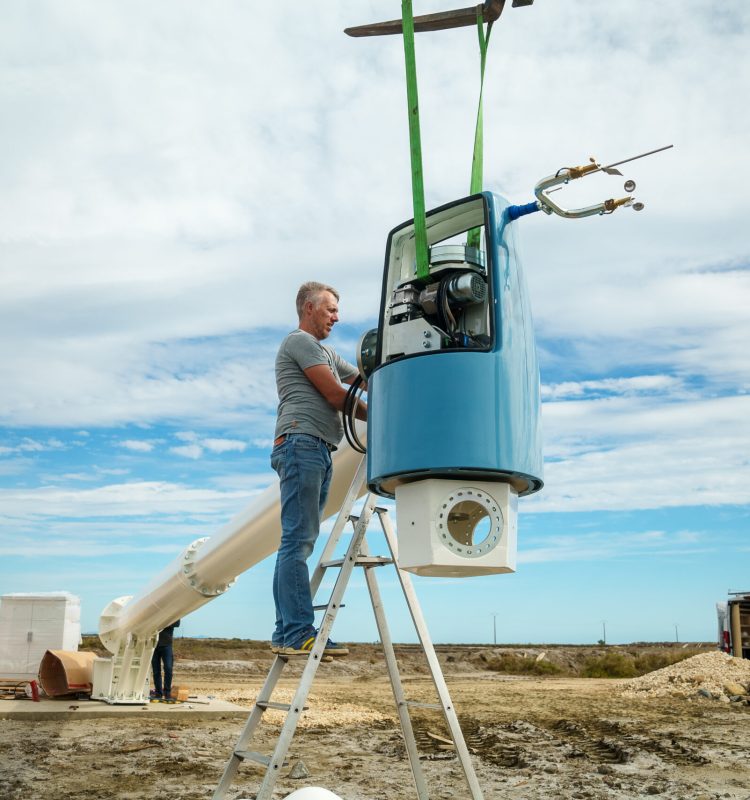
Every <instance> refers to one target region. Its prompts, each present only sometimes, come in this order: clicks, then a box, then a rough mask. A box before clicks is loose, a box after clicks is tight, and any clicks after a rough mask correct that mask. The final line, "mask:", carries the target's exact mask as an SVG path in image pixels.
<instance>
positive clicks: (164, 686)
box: [151, 620, 180, 700]
mask: <svg viewBox="0 0 750 800" xmlns="http://www.w3.org/2000/svg"><path fill="white" fill-rule="evenodd" d="M179 627H180V620H177V622H173V623H172V624H171V625H167V627H166V628H164V630H163V631H160V632H159V641H158V642H157V643H156V649H155V650H154V655H153V657H152V658H151V669H152V670H153V671H154V688H153V691H152V692H151V697H152V698H153V699H154V700H162V699H164V700H171V699H172V667H173V666H174V652H173V651H172V641H173V639H174V629H175V628H179ZM162 665H163V666H164V682H163V683H162V679H161V678H162V675H161V671H162Z"/></svg>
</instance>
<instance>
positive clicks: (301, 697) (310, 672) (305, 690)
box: [256, 494, 375, 800]
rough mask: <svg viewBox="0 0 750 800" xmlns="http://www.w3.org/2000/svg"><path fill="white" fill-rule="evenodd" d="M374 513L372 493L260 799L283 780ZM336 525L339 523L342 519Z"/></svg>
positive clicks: (357, 526)
mask: <svg viewBox="0 0 750 800" xmlns="http://www.w3.org/2000/svg"><path fill="white" fill-rule="evenodd" d="M355 499H356V498H355ZM374 510H375V497H374V495H372V494H368V495H367V497H366V499H365V505H364V507H363V509H362V513H361V515H360V517H359V519H358V521H357V524H356V527H355V530H354V534H353V536H352V540H351V542H350V544H349V548H348V549H347V552H346V556H345V557H344V563H343V564H342V565H341V569H340V571H339V574H338V576H337V578H336V583H335V585H334V587H333V592H332V594H331V599H330V600H329V602H328V608H327V609H326V612H325V615H324V617H323V621H322V622H321V625H320V628H319V629H318V634H317V636H316V637H315V644H314V645H313V648H312V650H311V652H310V655H309V656H308V658H307V663H306V664H305V668H304V670H303V671H302V677H301V678H300V681H299V684H298V686H297V691H296V692H295V695H294V699H293V700H292V704H291V705H292V707H291V708H290V710H289V711H288V712H287V715H286V719H285V720H284V724H283V725H282V727H281V733H280V734H279V738H278V739H277V740H276V747H275V749H274V751H273V755H272V756H271V761H270V763H269V765H268V769H267V770H266V774H265V775H264V776H263V782H262V783H261V786H260V789H259V790H258V794H257V795H256V800H270V798H271V795H272V794H273V787H274V785H275V783H276V780H277V779H278V777H279V770H280V769H281V767H282V766H283V764H284V759H285V758H286V755H287V753H288V752H289V747H290V745H291V743H292V739H293V738H294V733H295V731H296V730H297V724H298V723H299V718H300V715H301V714H302V710H303V708H304V705H305V701H306V700H307V697H308V695H309V694H310V689H311V688H312V683H313V680H314V678H315V673H316V672H317V671H318V667H319V666H320V661H321V659H322V657H323V651H324V650H325V646H326V643H327V641H328V634H329V633H330V631H331V628H332V627H333V623H334V621H335V619H336V613H337V611H338V608H339V606H340V604H341V598H342V597H343V596H344V591H345V589H346V587H347V584H348V583H349V579H350V578H351V575H352V572H353V570H354V567H355V565H356V563H357V554H358V553H359V548H360V545H361V542H362V539H363V538H364V535H365V531H366V530H367V526H368V525H369V523H370V519H371V518H372V515H373V513H374ZM341 517H344V519H345V520H346V519H347V518H348V513H347V514H344V510H343V509H342V512H341V514H340V515H339V519H341ZM336 522H337V524H338V522H339V520H337V521H336ZM342 527H343V526H342ZM331 538H333V534H332V535H331ZM329 541H330V540H329Z"/></svg>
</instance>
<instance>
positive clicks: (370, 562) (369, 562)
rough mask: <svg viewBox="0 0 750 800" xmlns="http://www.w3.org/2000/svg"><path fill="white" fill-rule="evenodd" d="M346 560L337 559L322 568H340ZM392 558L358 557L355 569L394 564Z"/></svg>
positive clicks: (324, 563)
mask: <svg viewBox="0 0 750 800" xmlns="http://www.w3.org/2000/svg"><path fill="white" fill-rule="evenodd" d="M344 561H345V559H343V558H337V559H336V560H335V561H324V562H323V563H322V564H321V565H320V566H321V567H323V569H328V567H340V566H342V565H343V563H344ZM392 563H393V559H392V558H386V557H385V556H357V558H356V560H355V561H354V566H355V567H382V566H383V564H392Z"/></svg>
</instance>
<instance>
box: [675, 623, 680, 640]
mask: <svg viewBox="0 0 750 800" xmlns="http://www.w3.org/2000/svg"><path fill="white" fill-rule="evenodd" d="M674 640H675V642H677V643H678V644H679V642H680V634H679V632H678V631H677V623H676V622H675V624H674Z"/></svg>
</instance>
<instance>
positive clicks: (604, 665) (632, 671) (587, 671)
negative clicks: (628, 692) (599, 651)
mask: <svg viewBox="0 0 750 800" xmlns="http://www.w3.org/2000/svg"><path fill="white" fill-rule="evenodd" d="M581 674H582V675H583V677H584V678H634V677H635V676H636V668H635V660H634V659H633V657H632V656H631V655H628V654H627V653H618V652H617V651H615V650H612V651H610V652H608V653H604V655H601V656H592V657H591V658H587V659H586V661H585V662H584V664H583V670H582V671H581Z"/></svg>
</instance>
